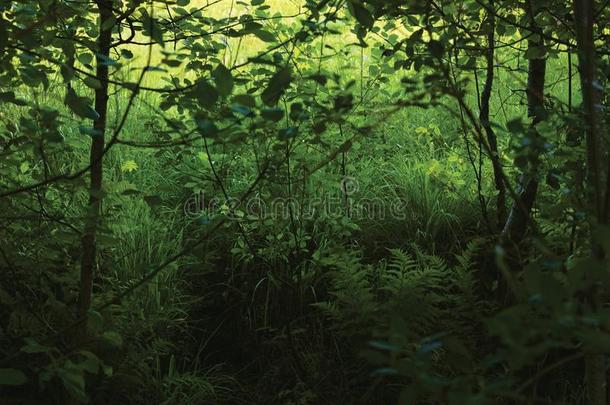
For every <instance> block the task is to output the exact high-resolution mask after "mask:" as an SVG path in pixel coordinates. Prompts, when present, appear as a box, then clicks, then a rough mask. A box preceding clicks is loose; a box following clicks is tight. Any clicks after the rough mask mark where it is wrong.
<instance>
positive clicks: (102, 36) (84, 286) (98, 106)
mask: <svg viewBox="0 0 610 405" xmlns="http://www.w3.org/2000/svg"><path fill="white" fill-rule="evenodd" d="M96 4H97V7H98V13H99V14H98V15H99V17H100V18H99V24H100V33H99V37H98V40H97V47H98V49H97V53H98V55H97V67H96V69H97V70H96V78H97V80H98V81H99V82H100V84H101V86H100V88H98V89H96V91H95V111H97V113H98V114H99V117H98V118H97V119H96V120H94V122H93V130H94V133H95V135H93V137H92V143H91V152H90V157H89V162H90V165H91V169H90V172H91V182H90V186H89V204H88V207H87V208H88V209H87V216H86V219H85V228H84V232H83V236H82V249H83V253H82V259H81V276H80V290H79V297H78V316H79V317H84V316H86V315H87V312H88V311H89V309H90V307H91V299H92V292H93V278H94V271H95V262H96V240H95V239H96V233H97V227H98V223H99V220H100V208H101V200H102V169H103V154H104V134H105V132H106V114H107V110H108V58H109V56H110V46H111V40H112V25H110V26H108V24H106V26H105V25H104V23H105V22H107V21H109V19H110V18H112V15H113V12H112V0H98V1H96ZM104 58H105V59H104ZM83 325H86V324H85V323H83ZM83 330H85V327H83Z"/></svg>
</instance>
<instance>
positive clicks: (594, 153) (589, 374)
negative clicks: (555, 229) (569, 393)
mask: <svg viewBox="0 0 610 405" xmlns="http://www.w3.org/2000/svg"><path fill="white" fill-rule="evenodd" d="M573 6H574V20H575V23H576V41H577V45H578V46H577V48H578V62H579V63H578V65H579V66H578V69H579V73H580V82H581V92H582V100H583V112H584V121H585V124H586V141H587V147H586V149H587V195H588V200H589V204H590V209H591V211H593V210H594V211H593V212H595V215H596V218H595V220H596V221H597V222H598V223H599V224H601V225H607V224H608V194H609V193H608V187H607V177H608V174H607V173H605V172H604V169H605V168H606V167H607V165H608V157H607V152H606V150H607V146H608V145H607V142H606V141H605V137H604V133H603V131H604V129H603V126H602V117H601V115H600V113H599V111H598V109H599V105H600V103H601V100H602V94H601V93H602V87H601V84H600V82H599V80H598V75H597V55H596V52H595V43H594V40H593V28H594V16H593V15H594V13H595V7H594V2H593V0H575V1H574V3H573ZM593 225H594V226H595V224H593ZM592 255H593V256H594V257H595V258H597V259H599V260H606V258H605V257H604V256H605V255H604V251H603V250H602V248H601V247H600V246H599V245H598V244H597V243H596V242H595V241H592ZM600 293H601V292H600V291H596V292H594V293H592V294H591V296H590V297H587V299H588V300H589V303H590V305H591V306H592V307H593V308H598V307H599V296H600ZM585 364H586V373H585V385H586V387H587V403H588V404H590V405H604V404H606V403H607V397H606V396H607V392H606V384H607V379H606V364H605V355H604V354H602V353H587V355H586V356H585Z"/></svg>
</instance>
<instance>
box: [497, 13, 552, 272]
mask: <svg viewBox="0 0 610 405" xmlns="http://www.w3.org/2000/svg"><path fill="white" fill-rule="evenodd" d="M528 12H530V15H531V30H532V32H534V33H540V32H541V30H540V27H539V26H538V24H537V23H536V21H535V16H536V13H535V12H534V11H533V10H531V8H530V10H528ZM528 47H529V48H530V49H534V48H542V47H544V39H543V36H542V35H540V34H539V35H534V36H533V37H532V38H531V39H530V40H529V41H528ZM545 78H546V58H545V57H544V56H542V57H539V58H535V59H530V60H529V68H528V78H527V115H528V117H530V118H532V128H531V130H532V134H533V136H536V132H535V128H534V127H535V125H536V124H538V123H540V122H541V121H542V120H543V119H544V115H545V114H544V113H545V111H544V83H545ZM537 171H538V162H537V159H535V160H534V162H533V163H531V167H530V171H529V173H524V174H522V175H521V177H520V179H519V185H520V187H519V190H518V194H519V195H518V197H519V198H518V200H517V201H514V202H513V204H512V207H511V209H510V214H509V216H508V219H507V221H506V224H505V225H504V229H503V230H502V233H501V235H500V245H501V246H502V248H503V249H504V251H505V254H506V258H507V264H508V266H509V267H510V268H511V269H513V270H514V269H516V268H518V267H519V266H520V265H521V263H520V260H519V251H518V245H519V243H521V241H522V240H523V238H524V237H525V233H526V231H527V225H528V222H529V217H530V212H531V210H532V207H533V206H534V202H535V200H536V194H537V193H538V179H537Z"/></svg>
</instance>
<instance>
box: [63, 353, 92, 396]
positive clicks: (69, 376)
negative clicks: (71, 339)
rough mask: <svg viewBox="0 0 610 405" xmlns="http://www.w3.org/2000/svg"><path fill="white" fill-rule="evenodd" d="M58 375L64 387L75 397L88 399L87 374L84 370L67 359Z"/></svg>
mask: <svg viewBox="0 0 610 405" xmlns="http://www.w3.org/2000/svg"><path fill="white" fill-rule="evenodd" d="M57 375H58V376H59V378H60V379H61V382H62V383H63V385H64V387H65V388H66V389H67V390H68V391H69V392H70V393H71V394H72V395H74V396H75V397H77V398H79V399H81V400H86V399H87V394H86V393H85V376H84V375H83V371H82V370H81V369H80V368H78V367H77V366H76V365H75V364H74V363H72V362H71V361H70V360H68V361H66V364H65V366H64V367H62V368H60V369H58V370H57Z"/></svg>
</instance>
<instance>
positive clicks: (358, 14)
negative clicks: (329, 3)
mask: <svg viewBox="0 0 610 405" xmlns="http://www.w3.org/2000/svg"><path fill="white" fill-rule="evenodd" d="M349 5H350V11H351V13H352V15H353V16H354V17H355V18H356V20H357V21H358V23H360V25H361V26H362V27H364V28H366V29H370V28H372V27H373V24H374V23H375V20H374V19H373V15H372V14H371V12H370V11H369V10H367V8H366V7H365V6H364V5H363V4H362V3H361V2H360V1H351V2H350V3H349Z"/></svg>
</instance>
